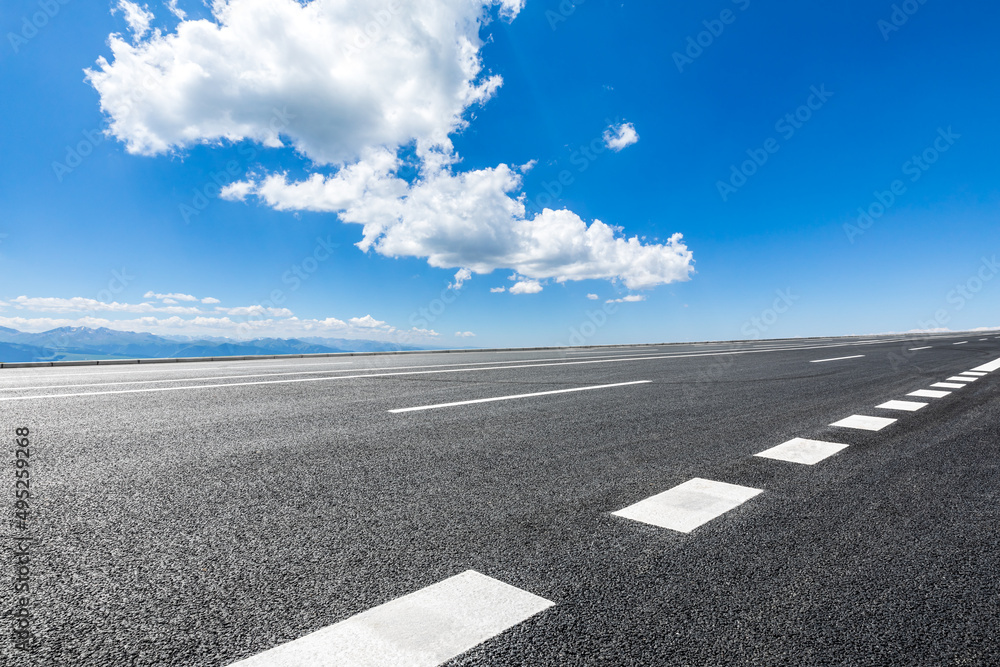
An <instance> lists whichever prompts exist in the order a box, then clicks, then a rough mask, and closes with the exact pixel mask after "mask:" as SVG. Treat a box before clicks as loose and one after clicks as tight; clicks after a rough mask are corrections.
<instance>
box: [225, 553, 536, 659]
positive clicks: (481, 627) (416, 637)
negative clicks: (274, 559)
mask: <svg viewBox="0 0 1000 667" xmlns="http://www.w3.org/2000/svg"><path fill="white" fill-rule="evenodd" d="M552 606H554V603H552V602H550V601H548V600H546V599H545V598H541V597H539V596H537V595H534V594H532V593H528V592H527V591H523V590H521V589H520V588H515V587H514V586H511V585H509V584H505V583H504V582H502V581H497V580H496V579H493V578H491V577H487V576H485V575H483V574H480V573H478V572H476V571H475V570H467V571H465V572H463V573H462V574H458V575H455V576H454V577H450V578H448V579H445V580H444V581H441V582H438V583H436V584H433V585H431V586H428V587H427V588H422V589H420V590H419V591H416V592H414V593H410V594H409V595H404V596H403V597H401V598H396V599H395V600H392V601H391V602H386V603H385V604H382V605H379V606H378V607H375V608H373V609H369V610H368V611H366V612H362V613H360V614H358V615H356V616H352V617H351V618H348V619H345V620H343V621H341V622H340V623H335V624H334V625H330V626H327V627H325V628H323V629H322V630H317V631H316V632H313V633H312V634H308V635H306V636H304V637H301V638H299V639H296V640H294V641H291V642H288V643H287V644H282V645H280V646H276V647H274V648H272V649H269V650H267V651H264V652H263V653H259V654H257V655H255V656H252V657H250V658H246V659H245V660H240V661H239V662H235V663H232V667H275V666H277V665H280V666H281V667H323V666H326V665H337V666H338V667H387V666H395V667H403V666H406V667H435V666H436V665H440V664H442V663H444V662H447V661H448V660H451V659H452V658H454V657H455V656H457V655H460V654H462V653H465V652H466V651H468V650H469V649H471V648H474V647H476V646H478V645H479V644H482V643H483V642H484V641H486V640H487V639H490V638H491V637H495V636H496V635H498V634H500V633H501V632H503V631H505V630H508V629H509V628H512V627H514V626H515V625H517V624H519V623H522V622H523V621H526V620H527V619H529V618H531V617H532V616H534V615H535V614H538V613H539V612H542V611H544V610H546V609H548V608H549V607H552Z"/></svg>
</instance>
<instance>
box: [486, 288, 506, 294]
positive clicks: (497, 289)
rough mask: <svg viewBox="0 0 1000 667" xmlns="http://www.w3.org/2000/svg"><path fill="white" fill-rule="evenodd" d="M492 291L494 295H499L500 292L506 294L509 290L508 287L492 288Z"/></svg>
mask: <svg viewBox="0 0 1000 667" xmlns="http://www.w3.org/2000/svg"><path fill="white" fill-rule="evenodd" d="M490 291H491V292H493V293H494V294H499V293H500V292H506V291H507V288H506V287H491V288H490Z"/></svg>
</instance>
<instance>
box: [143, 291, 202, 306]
mask: <svg viewBox="0 0 1000 667" xmlns="http://www.w3.org/2000/svg"><path fill="white" fill-rule="evenodd" d="M142 298H143V299H159V300H160V301H163V302H164V303H170V302H173V303H176V302H178V301H197V300H198V297H196V296H191V295H190V294H180V293H178V292H172V293H170V294H157V293H156V292H152V291H150V292H146V293H145V294H143V295H142ZM168 299H169V300H170V301H168Z"/></svg>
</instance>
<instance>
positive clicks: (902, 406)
mask: <svg viewBox="0 0 1000 667" xmlns="http://www.w3.org/2000/svg"><path fill="white" fill-rule="evenodd" d="M928 405H930V403H919V402H917V401H886V402H885V403H883V404H882V405H876V406H875V407H876V408H882V409H883V410H906V411H908V412H916V411H917V410H919V409H920V408H926V407H927V406H928Z"/></svg>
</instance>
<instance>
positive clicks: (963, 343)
mask: <svg viewBox="0 0 1000 667" xmlns="http://www.w3.org/2000/svg"><path fill="white" fill-rule="evenodd" d="M968 342H969V341H967V340H963V341H959V342H957V343H952V345H965V344H966V343H968Z"/></svg>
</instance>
